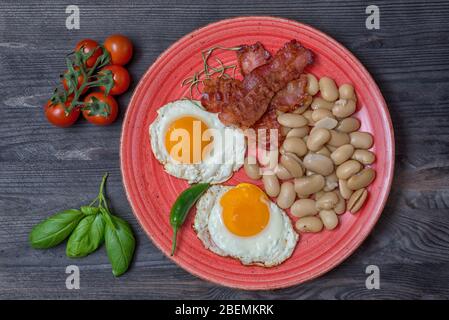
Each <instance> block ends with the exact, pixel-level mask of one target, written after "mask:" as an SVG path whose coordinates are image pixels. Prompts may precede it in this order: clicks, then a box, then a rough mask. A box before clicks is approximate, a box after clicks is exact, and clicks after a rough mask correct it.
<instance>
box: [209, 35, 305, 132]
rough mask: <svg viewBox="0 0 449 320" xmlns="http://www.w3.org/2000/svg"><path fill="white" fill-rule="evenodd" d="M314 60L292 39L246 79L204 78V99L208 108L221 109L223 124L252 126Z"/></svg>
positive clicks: (210, 109)
mask: <svg viewBox="0 0 449 320" xmlns="http://www.w3.org/2000/svg"><path fill="white" fill-rule="evenodd" d="M312 61H313V56H312V52H311V51H309V50H308V49H306V48H304V47H303V46H301V45H300V44H299V43H298V42H297V41H296V40H292V41H290V42H288V43H286V44H285V45H284V47H282V48H281V49H280V50H279V51H278V52H277V53H276V55H275V56H274V57H273V58H272V59H271V60H270V61H269V62H268V63H266V64H264V65H261V66H259V67H257V68H256V69H254V70H252V71H251V72H250V73H249V74H248V75H246V76H245V78H244V80H243V82H240V81H238V80H229V79H219V78H215V79H211V80H207V81H205V87H204V89H203V95H202V98H201V103H202V105H203V106H204V107H205V108H206V110H208V111H211V112H220V114H219V118H220V120H221V121H222V122H223V123H224V124H226V125H234V126H237V127H240V128H249V127H251V126H253V125H254V124H255V123H256V122H257V121H258V120H259V119H260V118H261V117H262V116H263V115H264V114H265V112H266V111H267V109H268V106H269V105H270V101H271V100H272V98H273V96H274V95H275V94H276V92H278V91H279V90H281V89H282V88H283V87H285V86H286V85H287V84H288V83H289V82H290V81H292V80H294V79H297V78H299V77H300V75H301V74H302V72H303V70H304V68H305V67H306V66H307V65H308V64H310V63H312Z"/></svg>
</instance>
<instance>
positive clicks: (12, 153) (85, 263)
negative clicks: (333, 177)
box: [0, 0, 449, 299]
mask: <svg viewBox="0 0 449 320" xmlns="http://www.w3.org/2000/svg"><path fill="white" fill-rule="evenodd" d="M70 4H72V2H70V1H36V2H34V3H33V2H31V1H18V0H15V1H4V0H2V1H1V4H0V93H1V95H0V111H1V115H0V298H3V299H12V298H44V299H48V298H64V299H79V298H83V299H104V298H113V299H116V298H120V299H122V298H126V299H128V298H129V299H136V298H143V299H147V298H153V299H159V298H162V299H167V298H172V299H180V298H194V299H197V298H206V299H208V298H212V299H228V298H236V299H253V298H263V299H265V298H267V299H281V298H284V299H303V298H329V299H334V298H337V299H346V298H349V299H351V298H363V299H374V298H375V299H377V298H429V299H431V298H449V209H448V208H449V158H448V156H449V102H448V101H449V76H448V73H449V4H448V2H447V1H426V2H424V1H423V2H417V1H395V2H394V3H393V2H392V1H372V2H369V3H363V2H359V1H341V2H337V1H325V2H321V1H286V0H279V1H274V0H272V1H262V0H259V1H241V0H236V1H235V0H226V1H221V2H220V3H219V4H211V1H198V0H197V1H166V2H165V1H134V0H130V1H123V2H121V1H118V0H115V1H101V2H100V1H95V4H93V2H92V1H77V2H76V4H78V5H79V8H80V12H81V23H80V29H79V30H67V29H66V27H65V20H66V17H67V14H66V13H65V9H66V7H67V5H70ZM369 4H375V5H377V6H378V7H379V9H380V29H379V30H368V29H367V28H366V27H365V20H366V18H367V16H368V15H367V14H366V13H365V8H366V6H367V5H369ZM239 15H274V16H282V17H286V18H291V19H295V20H298V21H301V22H304V23H307V24H310V25H312V26H314V27H316V28H319V29H321V30H322V31H324V32H326V33H328V34H329V35H331V36H332V37H334V38H335V39H337V40H338V41H340V42H342V43H343V44H344V45H345V46H346V47H347V48H349V49H350V50H351V51H352V52H353V53H354V54H355V55H356V56H357V57H358V58H359V59H360V60H361V61H362V62H363V64H364V65H365V66H366V68H367V69H368V70H369V71H370V72H371V74H372V75H373V77H374V78H375V80H376V81H377V83H378V84H379V87H380V88H381V90H382V92H383V94H384V97H385V99H386V100H387V103H388V105H389V109H390V113H391V116H392V119H393V124H394V130H395V135H396V150H397V154H396V171H395V177H394V182H393V187H392V191H391V194H390V197H389V200H388V203H387V206H386V208H385V210H384V212H383V215H382V217H381V219H380V221H379V223H378V224H377V225H376V227H375V228H374V230H373V232H372V233H371V235H370V236H369V237H368V238H367V240H366V241H365V242H364V243H363V245H362V246H361V247H360V248H359V249H358V250H357V251H356V252H355V253H354V254H353V255H352V256H351V257H350V258H349V259H347V260H346V261H345V262H344V263H343V264H341V265H340V266H338V267H337V268H335V269H334V270H332V271H331V272H329V273H327V274H326V275H324V276H322V277H320V278H318V279H316V280H314V281H311V282H308V283H306V284H303V285H300V286H296V287H292V288H288V289H284V290H277V291H265V292H264V291H262V292H246V291H240V290H233V289H229V288H224V287H220V286H216V285H214V284H211V283H208V282H205V281H203V280H200V279H198V278H196V277H194V276H192V275H190V274H189V273H187V272H186V271H184V270H182V269H181V268H179V267H178V266H176V265H174V264H173V263H171V262H170V261H169V260H168V259H167V258H165V257H164V256H163V254H162V253H161V252H160V251H159V250H158V249H157V248H156V247H155V246H154V245H153V244H152V243H151V241H150V240H149V239H148V238H147V237H146V236H145V234H144V232H143V231H142V230H141V228H140V227H139V226H138V224H137V221H136V220H135V219H134V217H133V214H132V212H131V208H130V206H129V204H128V202H127V199H126V196H125V192H124V190H123V186H122V181H121V176H120V167H119V140H120V129H121V120H122V119H123V114H124V112H125V109H126V105H127V103H128V101H129V98H130V95H131V92H132V90H130V92H128V93H127V94H125V95H123V96H121V97H120V98H119V103H120V106H121V111H122V112H121V115H120V119H119V120H118V121H117V122H116V123H115V124H114V125H112V126H109V127H104V128H100V127H95V126H91V125H88V124H87V123H86V122H79V123H78V124H76V125H75V126H73V127H71V128H69V129H65V130H61V129H58V128H55V127H52V126H50V125H49V124H48V123H47V122H46V120H45V119H44V116H43V112H42V106H43V105H44V103H45V101H46V100H47V99H48V98H49V96H50V94H51V92H52V89H53V88H54V86H55V85H56V83H57V80H58V75H59V73H61V72H62V71H64V56H65V54H67V53H68V52H69V51H70V50H71V49H72V48H73V46H74V44H75V43H76V42H77V41H78V40H79V39H81V38H86V37H87V38H93V39H98V40H100V41H101V40H102V39H104V38H105V36H107V35H109V34H111V33H116V32H119V33H123V34H126V35H128V36H130V37H131V38H132V40H133V42H134V44H135V49H136V50H135V56H134V59H133V62H132V63H131V64H130V65H129V68H130V72H131V74H132V77H133V79H134V84H133V87H134V86H135V84H136V83H137V81H138V79H139V78H140V77H141V76H142V74H143V73H144V72H145V71H146V70H147V68H148V67H149V66H150V65H151V64H152V63H153V61H154V60H155V58H156V57H157V56H158V55H159V54H160V53H161V52H162V51H163V50H165V49H166V48H167V47H168V46H169V45H170V44H172V43H173V42H174V41H176V40H177V39H179V38H180V37H182V36H183V35H184V34H186V33H188V32H190V31H192V30H194V29H196V28H198V27H201V26H203V25H205V24H207V23H210V22H213V21H217V20H220V19H223V18H228V17H233V16H239ZM105 171H108V172H110V174H111V176H110V180H109V185H108V195H109V197H110V198H111V199H112V205H113V207H114V210H115V211H116V212H117V213H118V214H119V215H121V216H122V217H124V218H126V219H127V220H128V221H130V222H131V223H132V225H133V227H134V230H135V231H136V233H137V241H138V247H137V251H136V255H135V261H134V264H133V266H132V268H131V269H130V270H129V272H128V273H126V274H125V275H124V276H122V277H121V278H118V279H115V278H114V277H113V276H112V274H111V270H110V265H109V263H108V260H107V258H106V255H105V253H104V251H103V250H100V251H99V252H96V253H94V254H92V255H91V256H89V257H87V258H84V259H81V260H69V259H68V258H66V257H65V253H64V246H60V247H57V248H55V249H51V250H43V251H38V250H32V249H31V248H30V247H29V245H28V243H27V236H28V233H29V231H30V229H31V227H32V226H33V225H34V224H35V223H37V222H38V221H40V220H41V219H43V218H44V217H46V216H48V215H49V214H51V213H53V212H56V211H58V210H61V209H65V208H67V207H68V206H69V207H78V206H80V205H82V204H85V203H87V202H88V201H89V200H90V199H91V198H92V197H94V196H95V195H96V193H97V185H98V182H99V181H100V179H101V175H102V174H103V172H105ZM70 264H76V265H78V266H79V268H80V272H81V283H80V284H81V288H80V289H79V290H67V289H66V286H65V279H66V277H67V275H66V274H65V269H66V266H68V265H70ZM368 265H377V266H378V267H379V269H380V289H379V290H367V289H366V287H365V280H366V277H367V275H366V274H365V270H366V267H367V266H368Z"/></svg>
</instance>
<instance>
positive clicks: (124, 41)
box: [104, 34, 133, 66]
mask: <svg viewBox="0 0 449 320" xmlns="http://www.w3.org/2000/svg"><path fill="white" fill-rule="evenodd" d="M104 47H105V48H106V50H108V51H109V53H110V54H111V62H112V64H118V65H121V66H123V65H125V64H127V63H128V62H129V60H131V57H132V55H133V44H132V42H131V40H129V39H128V38H127V37H125V36H122V35H120V34H114V35H112V36H110V37H108V38H106V40H105V41H104Z"/></svg>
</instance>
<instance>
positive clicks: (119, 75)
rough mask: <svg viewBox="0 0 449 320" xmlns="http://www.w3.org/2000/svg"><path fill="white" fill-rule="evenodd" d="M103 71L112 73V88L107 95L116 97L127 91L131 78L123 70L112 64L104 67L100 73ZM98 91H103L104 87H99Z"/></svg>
mask: <svg viewBox="0 0 449 320" xmlns="http://www.w3.org/2000/svg"><path fill="white" fill-rule="evenodd" d="M104 70H110V71H111V72H112V79H114V86H113V87H112V89H111V90H110V91H109V94H112V95H118V94H122V93H123V92H125V91H126V90H128V87H129V83H130V81H131V78H130V76H129V73H128V71H127V70H126V69H125V68H123V67H122V66H118V65H115V64H114V65H111V66H106V67H104V68H103V69H101V71H100V73H101V72H103V71H104ZM100 89H101V90H103V91H105V87H100Z"/></svg>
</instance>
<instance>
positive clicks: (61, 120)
mask: <svg viewBox="0 0 449 320" xmlns="http://www.w3.org/2000/svg"><path fill="white" fill-rule="evenodd" d="M69 105H70V101H67V102H66V103H65V106H66V107H68V106H69ZM65 110H66V109H65V107H64V105H62V104H61V103H58V104H52V102H51V101H50V100H48V101H47V103H46V104H45V107H44V112H45V116H46V117H47V120H48V121H49V122H50V123H51V124H53V125H55V126H58V127H62V128H65V127H70V126H71V125H72V124H74V123H75V122H76V120H78V117H79V115H80V110H79V109H78V108H75V109H72V110H71V111H70V113H69V114H68V115H67V114H66V112H65Z"/></svg>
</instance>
